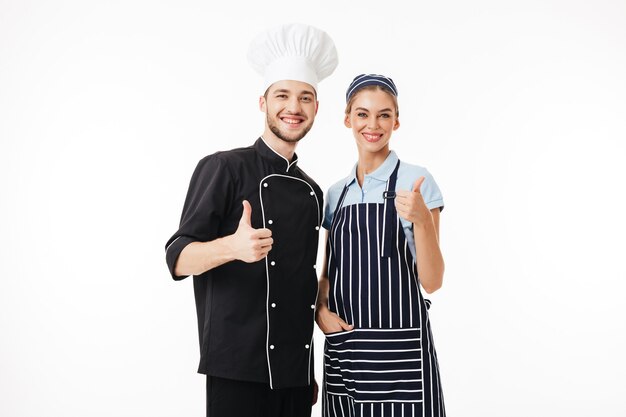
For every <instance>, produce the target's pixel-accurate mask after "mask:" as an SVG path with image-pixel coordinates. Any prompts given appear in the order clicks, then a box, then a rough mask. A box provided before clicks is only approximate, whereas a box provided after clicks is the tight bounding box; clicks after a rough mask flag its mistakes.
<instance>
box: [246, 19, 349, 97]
mask: <svg viewBox="0 0 626 417" xmlns="http://www.w3.org/2000/svg"><path fill="white" fill-rule="evenodd" d="M248 62H249V63H250V65H251V66H252V68H253V69H254V70H255V71H256V72H258V73H259V74H261V75H262V76H263V77H264V81H265V84H264V86H265V88H266V89H267V88H269V86H270V85H272V84H273V83H275V82H277V81H280V80H294V81H302V82H305V83H307V84H310V85H311V86H313V88H315V89H317V84H318V83H319V82H320V81H322V80H323V79H324V78H326V77H328V76H329V75H330V74H332V73H333V71H334V70H335V68H336V67H337V63H338V58H337V50H336V48H335V43H334V42H333V40H332V39H331V37H330V36H329V35H328V34H327V33H326V32H324V31H323V30H320V29H318V28H316V27H313V26H309V25H304V24H299V23H292V24H288V25H283V26H279V27H274V28H271V29H268V30H266V31H265V32H263V33H261V34H259V35H258V36H257V37H256V38H254V40H253V41H252V42H251V43H250V47H249V49H248Z"/></svg>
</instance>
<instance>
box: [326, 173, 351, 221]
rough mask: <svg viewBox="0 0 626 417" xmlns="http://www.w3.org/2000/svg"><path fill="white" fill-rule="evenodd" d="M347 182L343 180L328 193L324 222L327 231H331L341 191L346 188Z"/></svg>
mask: <svg viewBox="0 0 626 417" xmlns="http://www.w3.org/2000/svg"><path fill="white" fill-rule="evenodd" d="M345 183H346V181H345V180H341V181H339V182H337V183H335V184H334V185H332V186H331V187H330V188H329V189H328V192H327V193H326V198H325V201H326V203H325V205H324V220H323V221H322V227H323V228H324V229H326V230H330V226H331V225H332V223H333V216H334V215H335V209H336V208H337V207H336V206H337V203H338V202H339V197H340V196H341V191H342V190H343V187H344V186H345Z"/></svg>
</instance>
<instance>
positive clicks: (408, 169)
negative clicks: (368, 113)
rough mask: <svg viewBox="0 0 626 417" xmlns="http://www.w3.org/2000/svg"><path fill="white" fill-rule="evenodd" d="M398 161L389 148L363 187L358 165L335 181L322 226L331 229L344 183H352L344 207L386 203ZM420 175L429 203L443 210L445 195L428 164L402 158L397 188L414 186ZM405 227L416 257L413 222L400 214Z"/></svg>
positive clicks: (424, 196) (425, 199)
mask: <svg viewBox="0 0 626 417" xmlns="http://www.w3.org/2000/svg"><path fill="white" fill-rule="evenodd" d="M397 163H398V155H396V153H395V152H394V151H391V152H389V156H388V157H387V159H385V162H383V163H382V165H381V166H379V167H378V168H377V169H376V171H374V172H372V173H370V174H367V175H365V177H364V178H363V188H361V187H359V182H358V181H357V177H356V168H357V166H356V165H354V167H353V168H352V172H351V173H350V175H348V176H347V177H346V178H344V179H342V180H341V181H338V182H336V183H335V184H333V185H332V186H331V187H330V188H329V189H328V193H327V194H326V205H325V206H324V221H323V223H322V226H323V227H324V228H325V229H326V230H329V229H330V225H331V223H332V221H333V215H334V213H335V208H336V207H337V203H338V202H339V197H340V196H341V192H342V191H343V187H344V186H346V185H347V186H348V191H346V198H345V199H344V200H343V204H342V206H341V207H345V206H349V205H352V204H358V203H383V202H384V199H383V192H384V191H385V189H386V187H387V180H388V179H389V177H390V176H391V173H392V172H393V170H394V168H395V167H396V164H397ZM419 177H424V182H423V183H422V186H421V187H420V191H421V193H422V197H423V198H424V202H425V203H426V206H427V207H428V208H429V209H430V210H432V209H434V208H440V210H443V197H442V195H441V191H440V190H439V187H438V186H437V183H436V182H435V180H434V178H433V176H432V175H430V172H428V171H427V170H426V168H423V167H420V166H417V165H411V164H407V163H405V162H402V161H401V162H400V167H399V168H398V179H397V181H396V191H400V190H412V189H413V184H414V183H415V181H416V180H417V179H418V178H419ZM400 221H401V222H402V227H403V228H404V234H405V235H406V239H407V243H408V246H409V249H410V251H411V253H412V254H413V259H415V237H414V236H413V223H411V222H409V221H407V220H405V219H403V218H400Z"/></svg>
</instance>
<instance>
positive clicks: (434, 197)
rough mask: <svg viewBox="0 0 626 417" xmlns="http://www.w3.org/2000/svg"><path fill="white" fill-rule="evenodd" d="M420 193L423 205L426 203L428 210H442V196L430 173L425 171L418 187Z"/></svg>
mask: <svg viewBox="0 0 626 417" xmlns="http://www.w3.org/2000/svg"><path fill="white" fill-rule="evenodd" d="M420 192H421V193H422V197H423V198H424V203H426V207H428V208H429V209H430V210H432V209H435V208H439V210H440V211H441V210H443V206H444V205H443V196H442V195H441V190H440V189H439V186H438V185H437V183H436V182H435V179H434V178H433V176H432V175H431V173H430V172H428V171H426V173H425V175H424V182H423V183H422V186H421V187H420Z"/></svg>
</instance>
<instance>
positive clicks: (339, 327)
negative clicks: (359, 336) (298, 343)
mask: <svg viewBox="0 0 626 417" xmlns="http://www.w3.org/2000/svg"><path fill="white" fill-rule="evenodd" d="M315 321H316V322H317V325H318V327H319V328H320V330H321V331H322V333H324V334H329V333H337V332H342V331H345V330H352V328H353V327H354V326H352V325H351V324H348V323H346V322H345V321H343V320H342V319H341V317H339V316H338V315H337V314H335V313H333V312H332V311H330V310H329V309H328V307H327V306H325V305H320V306H318V308H317V311H316V312H315Z"/></svg>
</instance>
